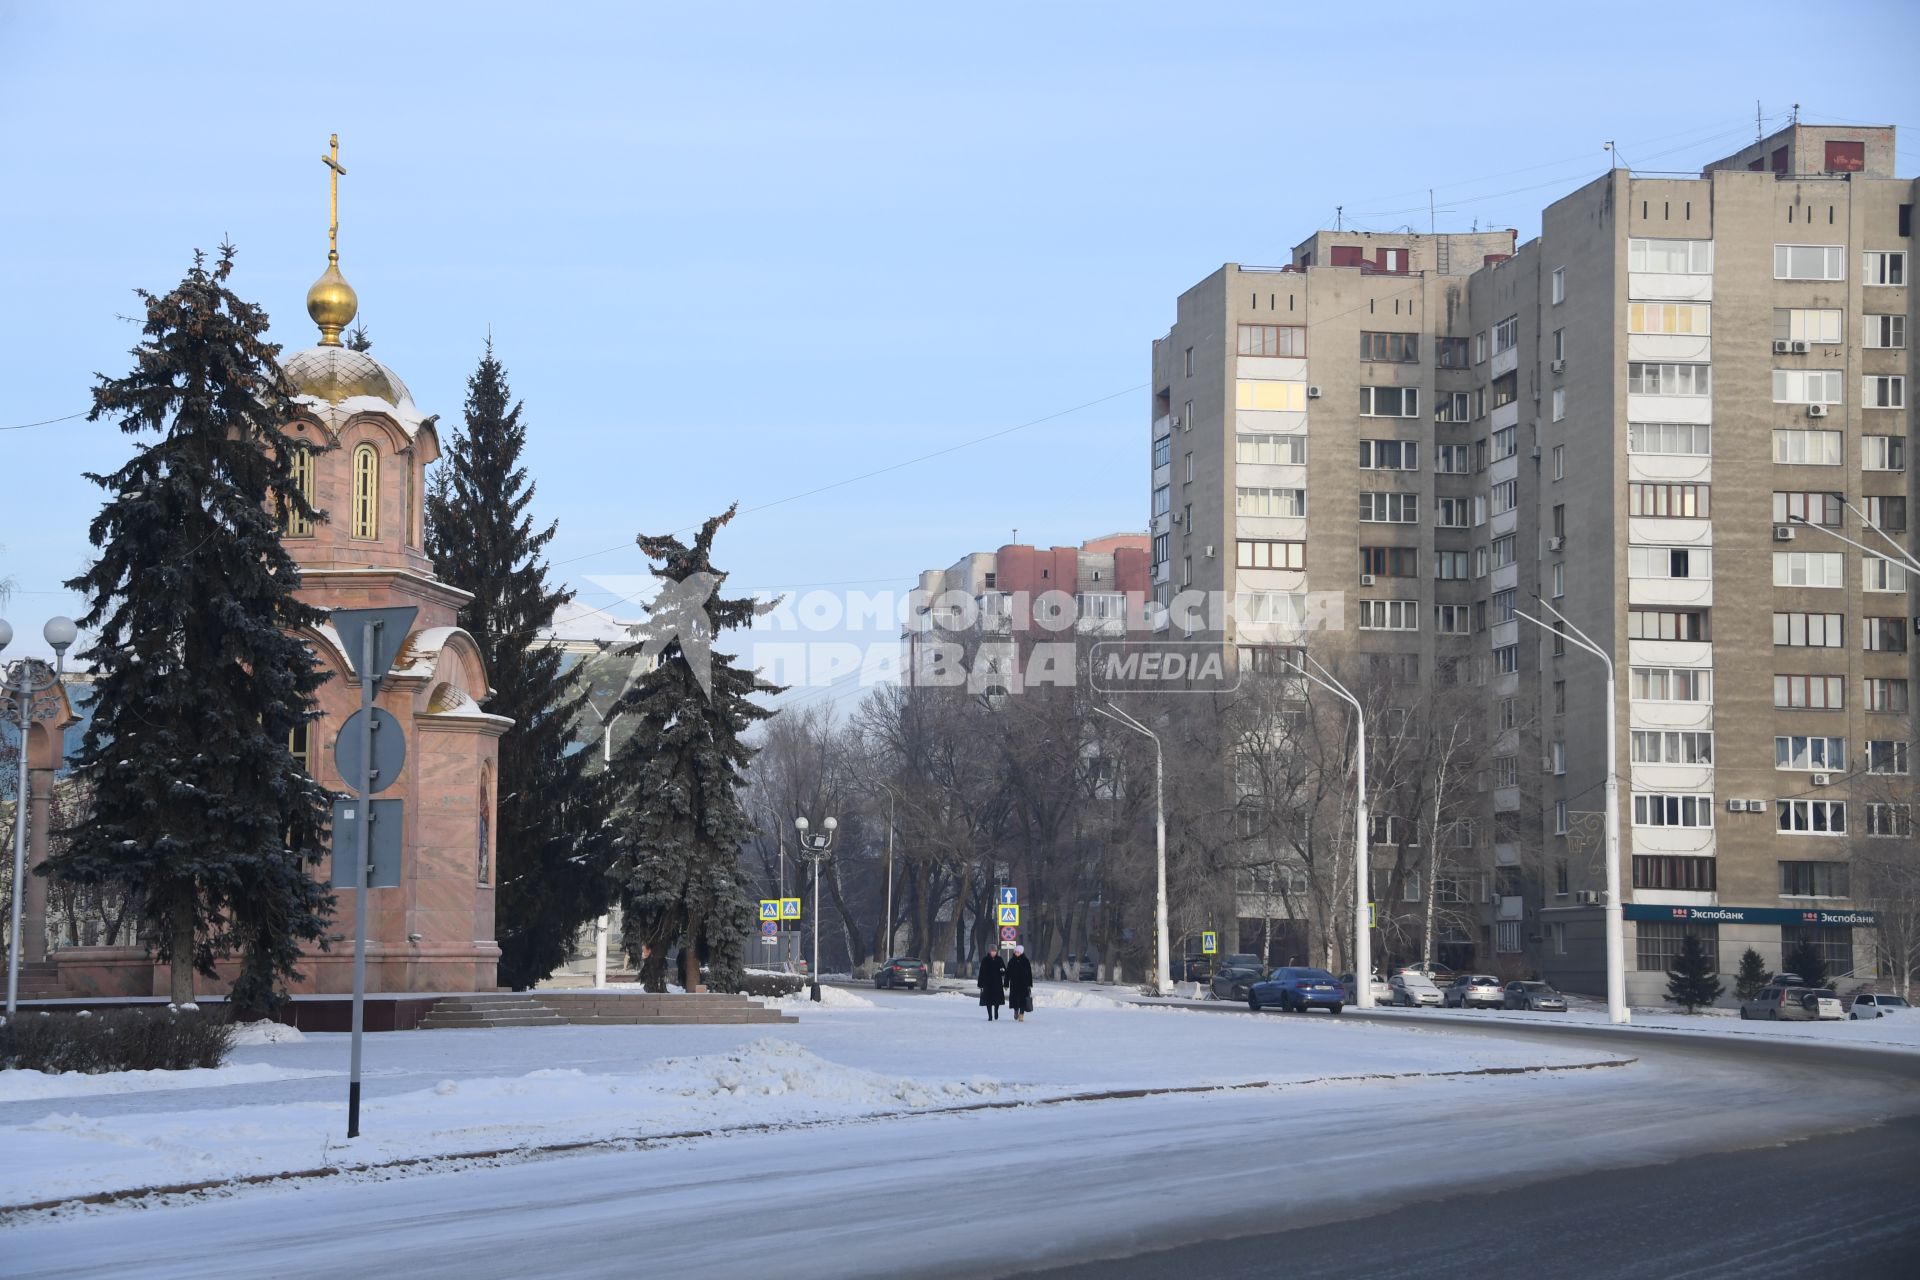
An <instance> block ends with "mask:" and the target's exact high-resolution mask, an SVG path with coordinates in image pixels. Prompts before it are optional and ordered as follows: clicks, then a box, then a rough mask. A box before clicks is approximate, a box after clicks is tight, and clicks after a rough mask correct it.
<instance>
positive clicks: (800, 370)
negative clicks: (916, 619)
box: [0, 3, 1920, 652]
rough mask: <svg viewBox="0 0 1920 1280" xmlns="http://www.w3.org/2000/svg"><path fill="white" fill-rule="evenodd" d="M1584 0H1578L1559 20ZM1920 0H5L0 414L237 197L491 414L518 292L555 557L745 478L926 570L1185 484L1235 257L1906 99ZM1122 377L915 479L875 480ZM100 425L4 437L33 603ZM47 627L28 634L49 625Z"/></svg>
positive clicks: (1504, 211) (1530, 191) (73, 352)
mask: <svg viewBox="0 0 1920 1280" xmlns="http://www.w3.org/2000/svg"><path fill="white" fill-rule="evenodd" d="M1543 14H1544V15H1548V16H1545V17H1543V16H1541V15H1543ZM1916 36H1920V6H1914V5H1911V4H1906V3H1885V4H1867V3H1859V4H1834V5H1828V6H1825V7H1823V8H1821V9H1820V10H1818V11H1817V14H1816V11H1813V10H1809V9H1808V8H1807V7H1806V6H1805V5H1804V4H1792V5H1786V4H1777V5H1776V4H1765V3H1761V4H1740V5H1713V4H1699V5H1672V4H1635V3H1620V4H1611V5H1603V6H1581V7H1579V8H1578V10H1575V9H1574V8H1573V7H1570V6H1569V7H1566V8H1565V9H1563V8H1562V7H1561V6H1547V5H1539V4H1532V5H1507V4H1499V3H1482V4H1477V5H1473V6H1469V7H1465V8H1460V9H1456V10H1451V11H1447V13H1446V16H1445V17H1444V19H1443V18H1441V17H1440V16H1438V14H1437V12H1436V10H1434V9H1433V7H1432V6H1430V5H1407V6H1396V5H1381V6H1372V7H1368V8H1365V9H1357V10H1349V9H1346V8H1344V7H1341V6H1303V5H1285V6H1282V5H1277V4H1276V5H1270V6H1255V5H1247V4H1244V3H1242V4H1234V5H1215V4H1205V3H1202V4H1188V5H1181V6H1166V5H1123V4H1112V5H1093V4H1054V5H1032V4H1029V5H993V4H972V5H965V6H940V7H934V6H907V5H876V6H863V5H851V4H832V5H809V6H801V5H780V6H776V5H771V4H751V3H750V4H744V5H734V6H728V7H726V8H725V9H724V10H708V9H705V8H704V7H701V6H685V5H676V6H670V7H669V6H638V5H618V6H590V5H573V6H566V7H564V8H561V7H558V6H546V7H541V8H539V9H536V8H535V7H534V6H526V5H522V6H503V5H489V4H461V5H452V4H393V3H386V4H381V5H359V4H353V3H338V4H333V5H329V6H324V7H319V8H316V7H314V6H300V7H297V8H295V7H287V6H266V5H245V6H241V5H232V6H228V5H217V4H196V5H166V6H156V5H108V4H89V5H85V6H79V5H70V6H69V5H63V6H55V5H52V4H45V3H43V4H33V5H14V4H8V5H4V6H0V116H3V117H4V119H5V120H6V121H7V123H8V126H9V127H7V128H6V129H5V130H4V131H0V191H5V192H6V193H7V198H6V199H5V200H4V201H3V202H0V244H4V246H5V249H4V252H0V296H4V298H5V299H6V302H5V304H4V306H0V427H6V426H12V425H15V424H18V423H27V422H34V421H38V420H41V419H48V418H56V417H60V416H62V415H66V414H70V413H74V412H76V411H79V410H83V409H84V408H85V407H86V406H87V404H88V388H89V387H90V385H91V382H92V375H93V374H94V373H95V372H97V371H99V372H108V373H113V374H118V373H120V372H122V371H124V370H125V368H126V367H127V364H128V360H127V357H126V354H125V353H126V350H127V348H128V347H129V346H130V345H131V343H132V341H133V339H134V337H135V330H134V327H133V326H132V325H129V324H127V323H125V322H124V321H123V320H122V319H121V317H124V316H128V315H131V314H133V313H134V310H135V305H136V304H135V300H134V298H133V296H132V293H131V290H132V289H133V288H134V287H135V286H145V287H148V288H152V289H156V290H164V289H165V288H167V287H169V286H170V285H171V284H172V283H173V282H174V281H176V280H177V279H178V278H179V277H180V275H181V274H182V272H183V270H184V269H185V267H186V266H187V263H188V259H189V255H190V253H191V251H192V250H193V249H194V248H195V247H196V246H201V247H207V248H212V247H213V246H215V245H217V244H218V243H219V242H220V240H221V239H222V238H223V237H227V236H230V237H231V238H232V239H233V240H234V242H235V243H236V244H237V245H238V246H239V248H240V261H239V270H238V273H237V287H238V288H239V290H240V291H241V292H242V293H244V294H246V295H248V296H250V297H252V298H254V299H255V300H257V301H258V302H260V303H261V304H262V305H264V306H265V307H266V308H267V310H268V311H269V313H270V314H271V315H272V316H273V317H274V321H275V324H274V336H275V338H276V339H278V340H279V341H281V342H283V343H285V344H286V345H287V346H288V347H289V349H294V348H298V347H302V346H306V345H309V344H310V343H311V342H312V340H313V336H314V330H313V328H312V325H311V324H310V322H309V321H308V320H307V318H306V315H305V312H304V306H303V300H304V296H305V291H306V288H307V285H308V284H309V283H310V282H311V281H312V280H313V278H314V277H315V276H316V275H318V274H319V272H320V270H321V269H322V268H323V267H324V265H325V253H326V182H325V171H324V169H323V167H322V166H321V164H320V162H319V155H320V153H321V151H322V150H323V149H324V147H325V143H326V139H327V135H328V134H329V133H330V132H334V131H338V132H339V134H340V135H341V148H342V161H343V163H344V164H345V165H346V167H347V169H348V176H347V177H346V179H344V180H343V182H342V191H341V221H342V229H341V254H342V264H341V265H342V268H343V270H344V271H345V273H346V275H347V277H348V279H350V280H351V281H352V282H353V284H354V286H355V288H356V289H357V290H358V292H359V295H360V299H361V306H362V312H361V314H362V318H363V319H364V320H365V322H366V324H367V326H368V328H369V330H370V332H371V334H372V336H373V339H374V343H375V349H374V354H375V355H376V356H378V357H379V358H380V359H381V360H383V361H384V362H386V363H388V364H389V365H391V366H392V367H393V368H394V369H395V370H396V371H397V372H398V373H399V374H400V375H401V377H402V378H404V379H405V380H406V381H407V383H408V384H409V386H410V387H411V388H412V391H413V394H414V397H415V399H416V400H417V401H418V402H419V403H420V405H421V406H422V407H423V409H424V410H425V411H427V412H430V413H431V412H438V413H440V414H442V415H443V424H451V423H453V422H454V421H456V420H457V419H458V416H459V411H460V405H461V400H462V397H463V394H464V389H465V379H466V377H467V375H468V374H469V373H470V372H471V370H472V368H473V365H474V362H475V360H476V359H477V357H478V355H479V352H480V349H481V345H482V343H483V341H484V340H485V337H486V335H487V332H488V330H489V328H491V331H492V333H493V336H494V339H495V342H496V344H497V348H498V351H499V354H500V356H501V358H502V359H503V360H504V361H505V362H506V364H507V367H508V369H509V371H510V374H511V377H512V381H513V386H514V390H515V391H516V393H517V394H519V395H520V396H521V397H522V398H523V399H524V400H525V401H526V404H527V411H528V418H529V421H530V423H531V429H532V443H531V457H530V465H531V468H532V470H533V473H534V475H535V477H536V478H537V480H538V482H539V486H540V488H539V498H538V499H537V506H538V509H539V510H540V511H543V512H545V513H547V514H548V515H552V516H558V517H559V518H560V520H561V525H560V534H559V537H558V538H557V540H556V541H555V542H554V544H553V548H552V551H553V559H554V561H555V562H556V565H557V568H558V571H559V572H560V573H561V574H562V575H563V576H565V577H567V578H568V579H570V580H572V581H574V582H575V583H576V584H577V585H578V586H580V587H581V589H582V598H583V599H584V600H585V601H586V602H588V603H591V604H597V605H609V604H615V593H612V592H609V591H606V590H604V589H603V588H601V587H600V586H598V585H596V584H595V583H594V582H593V581H590V580H589V579H590V578H592V577H597V576H610V577H617V576H619V575H631V574H635V573H639V572H641V571H643V569H644V564H643V562H642V561H641V559H640V558H639V556H638V554H637V553H636V552H635V551H633V549H632V538H633V535H634V533H635V532H636V531H640V530H646V531H661V530H666V529H676V528H680V527H682V526H686V525H689V524H692V523H694V522H697V521H698V520H699V519H700V518H701V517H703V516H704V515H706V514H709V513H711V512H713V511H715V510H718V509H719V508H721V507H723V506H725V505H726V504H727V503H728V502H730V501H733V500H736V499H737V500H739V501H740V502H741V503H742V505H743V507H746V508H754V507H766V509H764V510H758V511H750V512H749V513H748V514H746V515H744V516H743V517H742V518H741V519H740V520H738V521H737V522H736V523H735V525H734V527H733V528H732V529H731V530H730V531H729V532H728V533H726V534H725V535H723V538H722V541H721V543H720V546H719V559H720V560H721V562H722V564H723V566H724V567H726V568H729V569H731V570H732V571H733V575H734V576H733V585H735V586H754V587H759V586H781V587H789V586H798V585H802V584H824V583H834V584H842V583H845V584H859V585H861V586H866V587H870V588H881V587H885V586H890V585H897V586H900V587H905V586H906V585H908V584H909V583H910V580H911V578H912V576H913V575H914V574H915V573H916V572H918V571H919V570H921V569H923V568H929V567H934V566H944V565H946V564H948V563H950V562H952V561H953V560H954V559H956V558H957V557H958V556H959V555H960V554H962V553H963V552H966V551H969V550H974V549H989V548H992V547H995V546H998V545H999V544H1000V543H1002V542H1004V541H1006V540H1008V538H1009V537H1010V536H1011V532H1012V530H1013V529H1014V528H1016V527H1017V528H1018V529H1019V531H1020V538H1021V540H1022V541H1037V542H1040V543H1042V544H1047V543H1053V542H1059V543H1070V542H1078V541H1080V540H1082V539H1084V538H1086V537H1089V536H1093V535H1097V534H1101V533H1106V532H1109V531H1112V530H1115V529H1122V528H1139V527H1142V526H1144V524H1145V506H1146V502H1147V487H1146V473H1145V469H1144V463H1145V458H1146V448H1147V440H1146V434H1147V433H1146V416H1147V411H1148V394H1149V393H1148V390H1147V388H1146V386H1145V385H1144V384H1145V383H1146V381H1147V376H1148V375H1147V360H1148V347H1149V343H1150V342H1151V340H1152V338H1153V337H1154V336H1155V335H1156V334H1159V333H1162V332H1164V331H1165V329H1166V327H1167V324H1168V322H1169V320H1170V318H1171V314H1172V305H1173V300H1174V297H1175V296H1176V295H1177V294H1178V292H1179V291H1180V290H1181V289H1183V288H1184V287H1186V286H1187V285H1189V284H1191V283H1193V282H1194V281H1196V280H1198V279H1199V278H1201V277H1202V276H1204V275H1206V274H1207V273H1208V272H1210V271H1211V270H1213V269H1214V268H1215V267H1217V266H1218V265H1219V264H1220V263H1221V262H1224V261H1239V262H1249V263H1261V262H1269V263H1270V262H1278V261H1284V260H1285V257H1286V255H1287V251H1288V249H1289V248H1290V247H1291V246H1292V245H1293V244H1294V243H1295V242H1296V241H1298V240H1300V239H1301V238H1303V237H1304V236H1306V235H1307V234H1308V233H1310V232H1311V231H1313V230H1314V229H1315V228H1317V227H1320V226H1331V225H1332V222H1333V218H1334V209H1335V206H1336V205H1344V206H1345V210H1346V213H1345V216H1346V218H1347V221H1348V225H1356V224H1357V225H1361V226H1365V227H1370V228H1374V229H1389V228H1392V227H1396V226H1399V225H1401V224H1403V223H1411V224H1412V225H1414V226H1415V227H1416V228H1420V229H1424V228H1425V225H1426V222H1427V217H1426V203H1427V200H1426V189H1427V188H1428V187H1429V186H1433V187H1436V188H1437V189H1438V190H1437V197H1438V200H1437V202H1438V204H1439V206H1440V208H1441V209H1443V210H1451V212H1446V213H1442V214H1441V215H1440V218H1439V226H1440V229H1442V230H1449V229H1458V230H1464V229H1466V228H1467V227H1468V226H1469V225H1471V224H1472V223H1473V222H1474V221H1475V220H1477V221H1478V222H1479V223H1480V225H1482V226H1486V225H1489V224H1492V225H1497V226H1515V227H1518V228H1519V229H1520V231H1521V233H1522V236H1523V238H1524V237H1526V236H1530V235H1532V234H1534V233H1535V231H1536V230H1537V224H1538V209H1539V208H1540V207H1541V205H1543V204H1544V203H1546V202H1547V201H1549V200H1551V199H1553V198H1554V197H1555V196H1557V195H1559V194H1561V193H1562V192H1564V191H1567V190H1570V189H1572V188H1573V187H1575V186H1577V185H1578V184H1579V183H1581V182H1583V181H1584V180H1586V179H1587V178H1590V177H1591V176H1593V175H1594V174H1596V173H1598V172H1599V171H1600V170H1601V169H1603V168H1605V167H1606V165H1607V164H1608V158H1607V156H1606V153H1605V152H1604V151H1603V150H1602V145H1601V144H1602V143H1603V142H1605V141H1606V140H1608V139H1614V140H1616V141H1618V143H1619V145H1620V150H1621V153H1622V155H1623V157H1624V158H1625V159H1626V160H1627V161H1628V162H1629V163H1631V164H1632V165H1634V166H1635V167H1638V168H1642V169H1687V168H1697V167H1698V165H1699V164H1700V163H1701V162H1703V161H1705V160H1708V159H1712V158H1714V157H1716V156H1718V155H1721V154H1724V153H1725V152H1727V151H1731V150H1733V149H1735V148H1737V147H1738V146H1740V145H1741V144H1742V143H1744V142H1745V141H1746V140H1748V139H1750V138H1751V137H1752V134H1753V117H1754V103H1755V99H1756V98H1758V99H1759V100H1760V101H1761V103H1762V107H1763V111H1764V112H1765V114H1766V115H1767V116H1768V117H1769V127H1772V125H1773V124H1774V123H1775V122H1776V121H1775V119H1774V118H1775V117H1778V116H1780V115H1782V114H1783V113H1784V112H1786V111H1787V110H1788V109H1789V107H1790V104H1792V103H1793V102H1795V101H1798V102H1800V103H1801V104H1802V109H1803V111H1804V113H1805V116H1806V118H1808V119H1814V120H1848V121H1864V122H1872V123H1897V124H1901V125H1906V126H1910V129H1909V132H1908V136H1907V138H1906V139H1905V140H1904V141H1903V152H1904V153H1903V158H1902V163H1901V170H1902V172H1904V173H1913V172H1916V171H1920V163H1916V162H1915V161H1916V159H1920V140H1915V135H1913V134H1912V132H1911V129H1912V128H1920V110H1916V102H1917V101H1920V89H1916V77H1915V76H1914V75H1913V64H1912V50H1913V48H1914V44H1915V37H1916ZM1090 402H1099V403H1096V404H1093V405H1092V407H1089V408H1084V409H1081V410H1079V411H1078V412H1074V413H1070V414H1066V415H1065V416H1061V417H1057V418H1054V419H1053V420H1051V421H1048V422H1045V423H1042V424H1040V425H1037V426H1032V427H1029V428H1027V429H1025V430H1020V431H1016V432H1013V433H1011V434H1008V435H1004V436H1002V437H1001V438H999V439H997V440H994V441H991V442H989V443H985V444H980V445H977V446H973V447H968V448H963V449H960V450H958V451H956V452H953V453H949V454H947V455H945V456H943V457H941V458H939V459H937V460H934V461H931V462H926V463H918V464H915V465H911V466H907V467H904V468H901V469H899V470H897V471H894V472H891V473H889V474H888V475H885V476H883V477H879V478H876V479H870V480H865V481H860V482H857V483H853V484H848V485H845V486H842V487H839V488H835V489H832V490H831V491H829V492H826V493H821V494H816V495H814V496H810V497H805V498H800V499H798V500H795V501H790V502H784V503H781V504H780V505H777V506H770V507H769V506H766V504H770V503H775V502H777V501H779V500H780V499H783V498H787V497H789V496H791V495H795V494H799V493H802V492H804V491H807V490H812V489H816V488H819V487H821V486H824V485H831V484H834V483H836V482H838V481H841V480H845V479H848V478H849V477H853V476H857V475H859V474H861V473H864V472H868V471H871V470H874V469H876V468H879V467H885V466H888V465H891V464H894V463H899V462H903V461H905V460H907V459H911V458H915V457H917V456H920V455H923V454H927V453H932V452H934V451H936V450H943V449H949V448H952V447H953V446H955V445H960V444H962V443H963V442H966V441H969V440H974V439H977V438H979V437H982V436H986V435H989V434H992V433H995V432H1001V431H1005V430H1006V429H1007V428H1010V427H1015V426H1018V425H1019V424H1022V423H1026V422H1029V421H1032V420H1034V419H1039V418H1043V417H1046V416H1048V415H1054V414H1058V413H1060V411H1062V410H1066V409H1070V408H1073V407H1074V406H1080V405H1087V404H1089V403H1090ZM126 448H127V443H126V442H125V440H124V439H123V438H122V437H121V436H120V435H119V433H118V432H117V431H115V430H114V429H112V428H110V427H108V426H106V425H88V424H86V423H84V422H80V421H73V422H63V423H58V424H56V425H52V426H46V427H36V428H31V429H28V430H21V431H0V475H4V476H5V478H6V493H5V497H4V500H0V513H3V514H0V546H3V547H4V550H0V577H11V578H13V579H14V580H15V585H16V588H17V590H16V594H15V596H14V598H13V600H12V602H11V603H10V605H9V606H8V607H7V614H8V616H9V617H11V618H12V619H13V621H14V622H15V625H16V629H17V630H19V631H21V632H22V633H23V634H25V635H27V636H37V634H38V631H39V623H40V621H41V620H42V619H44V618H45V617H46V616H47V615H48V614H50V613H53V612H56V611H63V610H64V611H73V612H77V610H78V607H79V602H78V601H76V600H74V599H73V598H72V597H70V596H68V595H66V594H65V593H63V592H61V591H60V589H59V582H60V581H61V580H62V579H64V578H66V577H68V576H70V575H72V574H73V573H74V572H75V571H76V570H77V569H78V568H79V567H80V565H81V563H82V560H83V558H84V556H85V554H86V544H85V529H86V524H87V521H88V519H89V518H90V516H91V515H92V514H93V512H94V511H95V510H96V509H97V507H98V505H99V502H100V496H99V494H98V492H97V491H96V490H94V489H93V488H92V486H90V485H88V484H87V483H86V482H84V481H83V480H82V479H81V478H80V472H81V471H82V470H86V469H95V470H105V469H109V468H111V467H112V466H114V465H115V464H116V463H117V462H118V461H119V460H120V458H122V457H123V456H124V454H125V451H126ZM19 651H20V650H19V648H18V647H16V649H15V652H19Z"/></svg>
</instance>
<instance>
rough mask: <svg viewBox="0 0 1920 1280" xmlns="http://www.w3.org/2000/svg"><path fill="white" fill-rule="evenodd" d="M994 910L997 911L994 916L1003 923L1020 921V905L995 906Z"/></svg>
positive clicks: (1017, 922)
mask: <svg viewBox="0 0 1920 1280" xmlns="http://www.w3.org/2000/svg"><path fill="white" fill-rule="evenodd" d="M994 912H995V917H994V918H995V919H997V920H998V921H999V922H1000V923H1001V924H1003V925H1008V924H1019V923H1020V908H1019V907H1015V906H1000V907H995V908H994Z"/></svg>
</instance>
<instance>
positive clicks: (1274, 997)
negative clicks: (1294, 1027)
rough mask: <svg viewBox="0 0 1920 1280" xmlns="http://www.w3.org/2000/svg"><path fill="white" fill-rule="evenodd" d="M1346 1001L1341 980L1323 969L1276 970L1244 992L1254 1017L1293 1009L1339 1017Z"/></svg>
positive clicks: (1291, 967) (1290, 968) (1284, 968)
mask: <svg viewBox="0 0 1920 1280" xmlns="http://www.w3.org/2000/svg"><path fill="white" fill-rule="evenodd" d="M1346 999H1347V993H1346V989H1345V988H1343V987H1342V986H1341V985H1340V980H1339V979H1338V978H1336V977H1334V976H1333V975H1332V974H1330V973H1328V972H1327V971H1326V970H1325V969H1303V968H1295V967H1293V966H1290V965H1288V966H1282V967H1281V968H1278V969H1275V970H1274V971H1273V972H1272V973H1271V974H1268V975H1267V977H1266V979H1265V980H1264V981H1262V982H1256V983H1253V984H1252V985H1250V986H1249V987H1248V988H1247V1008H1249V1009H1252V1010H1253V1011H1254V1012H1255V1013H1258V1012H1260V1010H1262V1009H1271V1008H1275V1007H1278V1008H1279V1009H1280V1011H1281V1012H1283V1013H1292V1012H1293V1011H1294V1010H1296V1009H1298V1010H1301V1011H1302V1012H1304V1011H1305V1010H1308V1009H1325V1010H1326V1011H1327V1012H1328V1013H1339V1012H1340V1009H1341V1007H1342V1006H1343V1005H1345V1004H1346Z"/></svg>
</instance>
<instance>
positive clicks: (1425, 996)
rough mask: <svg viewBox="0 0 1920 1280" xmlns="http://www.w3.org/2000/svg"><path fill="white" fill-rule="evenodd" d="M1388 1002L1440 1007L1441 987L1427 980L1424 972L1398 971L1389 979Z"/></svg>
mask: <svg viewBox="0 0 1920 1280" xmlns="http://www.w3.org/2000/svg"><path fill="white" fill-rule="evenodd" d="M1387 990H1388V992H1389V995H1388V997H1387V1002H1388V1003H1389V1004H1396V1005H1411V1006H1413V1007H1414V1008H1420V1007H1421V1006H1423V1005H1424V1006H1428V1007H1436V1008H1437V1007H1438V1006H1439V1004H1440V1000H1441V996H1440V988H1438V987H1436V986H1434V985H1433V983H1431V982H1429V981H1427V975H1426V974H1424V973H1411V972H1409V973H1396V974H1394V975H1393V976H1392V977H1391V978H1388V979H1387Z"/></svg>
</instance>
